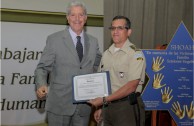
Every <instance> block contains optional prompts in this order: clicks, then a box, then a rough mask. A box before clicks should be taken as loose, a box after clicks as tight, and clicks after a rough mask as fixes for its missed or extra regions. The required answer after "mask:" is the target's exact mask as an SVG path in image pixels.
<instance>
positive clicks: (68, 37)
mask: <svg viewBox="0 0 194 126" xmlns="http://www.w3.org/2000/svg"><path fill="white" fill-rule="evenodd" d="M64 43H65V45H66V46H67V49H69V50H70V51H71V53H72V54H73V56H74V57H75V58H76V60H77V61H79V57H78V55H77V51H76V49H75V45H74V44H73V40H72V38H71V35H70V33H69V30H68V28H66V29H65V31H64Z"/></svg>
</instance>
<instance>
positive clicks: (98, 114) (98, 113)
mask: <svg viewBox="0 0 194 126" xmlns="http://www.w3.org/2000/svg"><path fill="white" fill-rule="evenodd" d="M94 119H95V120H96V122H97V123H100V122H101V121H102V109H97V110H96V111H95V112H94Z"/></svg>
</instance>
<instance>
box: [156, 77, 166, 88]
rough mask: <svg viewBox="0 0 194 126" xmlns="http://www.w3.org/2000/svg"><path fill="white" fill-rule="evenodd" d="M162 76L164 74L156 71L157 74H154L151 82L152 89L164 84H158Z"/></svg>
mask: <svg viewBox="0 0 194 126" xmlns="http://www.w3.org/2000/svg"><path fill="white" fill-rule="evenodd" d="M163 78H164V75H162V74H159V73H158V74H156V76H155V74H154V83H153V88H154V89H159V88H162V87H164V86H165V85H166V84H163V85H161V84H160V83H161V81H162V79H163Z"/></svg>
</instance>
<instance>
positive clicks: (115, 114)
mask: <svg viewBox="0 0 194 126" xmlns="http://www.w3.org/2000/svg"><path fill="white" fill-rule="evenodd" d="M145 66H146V64H145V57H144V55H143V53H142V51H141V50H140V49H137V48H136V47H135V45H134V44H132V43H131V42H130V41H129V40H127V41H126V42H125V44H124V45H123V47H122V48H120V49H117V48H115V46H114V44H112V45H111V46H110V48H109V49H107V50H106V51H105V52H104V54H103V57H102V59H101V64H100V66H99V71H109V73H110V80H111V89H112V93H114V92H115V91H117V90H118V89H119V88H121V87H122V86H124V85H125V84H126V83H127V82H129V81H132V80H137V79H139V80H140V82H139V85H138V88H137V89H136V92H141V91H142V84H143V83H144V79H145ZM137 101H138V102H137V104H135V105H131V104H130V102H129V101H128V100H127V101H122V102H115V103H110V104H109V105H108V106H107V108H105V109H104V111H103V117H104V123H105V124H104V126H112V125H113V124H114V125H116V126H117V125H118V126H129V125H130V126H140V123H141V126H143V125H144V123H145V117H144V116H145V110H144V104H143V102H142V99H141V96H138V98H137ZM140 113H141V114H140ZM112 123H113V124H112ZM137 123H139V124H137Z"/></svg>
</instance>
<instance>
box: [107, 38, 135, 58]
mask: <svg viewBox="0 0 194 126" xmlns="http://www.w3.org/2000/svg"><path fill="white" fill-rule="evenodd" d="M132 45H134V44H133V43H131V42H130V41H129V39H127V40H126V41H125V43H124V45H123V47H121V48H120V51H123V52H125V53H128V52H129V50H130V49H131V47H130V46H132ZM114 49H115V44H114V43H113V44H112V45H111V46H110V48H109V49H108V50H109V51H110V53H112V54H113V53H115V51H114Z"/></svg>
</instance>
